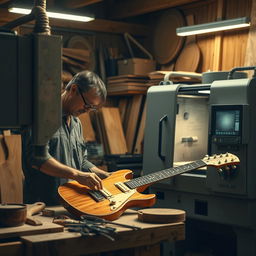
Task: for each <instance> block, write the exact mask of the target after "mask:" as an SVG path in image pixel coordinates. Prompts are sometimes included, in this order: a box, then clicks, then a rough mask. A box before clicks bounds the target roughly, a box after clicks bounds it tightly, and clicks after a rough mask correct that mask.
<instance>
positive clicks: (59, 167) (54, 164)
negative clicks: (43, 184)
mask: <svg viewBox="0 0 256 256" xmlns="http://www.w3.org/2000/svg"><path fill="white" fill-rule="evenodd" d="M33 168H35V169H39V170H40V171H42V172H43V173H45V174H48V175H50V176H55V177H60V178H67V179H73V180H76V181H77V182H79V183H80V184H82V185H86V186H88V187H90V188H91V189H96V190H99V189H102V182H101V179H100V178H99V177H98V176H97V175H96V174H95V173H89V172H81V171H79V170H76V169H74V168H72V167H69V166H67V165H64V164H61V163H60V162H58V161H57V160H55V159H54V158H49V159H48V160H46V161H45V162H44V163H43V164H42V165H41V166H40V168H38V167H37V166H33Z"/></svg>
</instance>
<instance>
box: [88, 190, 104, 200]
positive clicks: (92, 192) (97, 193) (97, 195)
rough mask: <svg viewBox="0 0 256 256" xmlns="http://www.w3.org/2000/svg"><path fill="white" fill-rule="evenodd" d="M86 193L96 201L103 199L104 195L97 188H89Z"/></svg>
mask: <svg viewBox="0 0 256 256" xmlns="http://www.w3.org/2000/svg"><path fill="white" fill-rule="evenodd" d="M88 193H89V194H90V196H91V197H92V198H93V199H94V200H95V201H96V202H100V201H103V200H104V199H105V197H104V196H103V195H102V193H101V192H100V191H98V190H90V191H88Z"/></svg>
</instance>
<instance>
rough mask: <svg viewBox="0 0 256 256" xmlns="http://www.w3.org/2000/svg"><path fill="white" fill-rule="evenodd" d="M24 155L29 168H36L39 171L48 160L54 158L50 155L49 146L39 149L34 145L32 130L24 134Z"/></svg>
mask: <svg viewBox="0 0 256 256" xmlns="http://www.w3.org/2000/svg"><path fill="white" fill-rule="evenodd" d="M22 142H23V148H22V154H23V161H25V164H26V166H27V167H32V166H36V167H37V168H38V169H40V167H41V166H42V164H43V163H45V162H46V161H47V160H48V159H50V158H52V156H51V155H50V154H49V145H48V144H47V145H45V146H42V147H40V153H39V152H38V151H39V148H37V146H35V145H32V131H31V129H27V130H26V131H24V132H23V133H22Z"/></svg>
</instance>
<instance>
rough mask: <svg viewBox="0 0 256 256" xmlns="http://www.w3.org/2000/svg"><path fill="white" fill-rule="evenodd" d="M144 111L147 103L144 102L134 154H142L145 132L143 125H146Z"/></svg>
mask: <svg viewBox="0 0 256 256" xmlns="http://www.w3.org/2000/svg"><path fill="white" fill-rule="evenodd" d="M146 109H147V103H146V102H145V104H144V107H143V112H142V117H141V120H140V126H139V130H138V134H137V138H136V142H135V146H134V154H142V153H143V140H144V132H145V124H146V112H147V111H146Z"/></svg>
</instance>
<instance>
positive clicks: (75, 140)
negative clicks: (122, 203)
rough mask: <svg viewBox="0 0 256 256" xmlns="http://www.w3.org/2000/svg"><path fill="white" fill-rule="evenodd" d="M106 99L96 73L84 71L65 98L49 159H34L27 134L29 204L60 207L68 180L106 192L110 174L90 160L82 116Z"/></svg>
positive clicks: (25, 161)
mask: <svg viewBox="0 0 256 256" xmlns="http://www.w3.org/2000/svg"><path fill="white" fill-rule="evenodd" d="M106 95H107V93H106V88H105V85H104V83H103V82H102V80H101V79H100V78H99V77H98V76H97V75H96V74H95V73H93V72H90V71H83V72H80V73H78V74H76V75H75V76H74V77H73V79H72V80H71V81H70V82H69V83H68V85H67V86H66V88H65V90H64V92H63V93H62V95H61V101H62V113H63V116H62V125H61V127H60V128H59V129H58V130H57V132H56V133H55V134H54V135H53V137H52V138H51V139H50V141H49V142H48V155H47V157H46V159H43V160H40V159H35V158H34V157H33V147H32V145H31V144H30V142H29V140H28V139H27V138H28V137H30V138H31V136H28V134H24V136H23V141H24V143H23V154H24V156H25V157H23V171H24V173H25V187H24V198H25V202H26V203H33V202H35V201H43V202H45V203H46V204H48V205H56V204H58V198H57V188H58V186H59V185H61V184H63V183H65V182H67V181H68V179H72V180H76V181H78V182H79V183H81V184H83V185H86V186H88V187H90V188H91V189H96V190H98V189H102V182H101V178H106V177H108V176H109V173H108V172H105V171H103V170H100V169H99V168H97V167H96V166H94V165H93V164H92V163H90V162H89V161H88V160H87V159H86V157H87V150H86V144H85V142H84V140H83V134H82V127H81V122H80V120H79V119H78V116H79V115H81V114H83V113H84V112H88V111H91V110H97V109H98V108H100V107H101V106H102V104H103V103H104V101H105V100H106ZM24 151H25V152H24Z"/></svg>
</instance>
